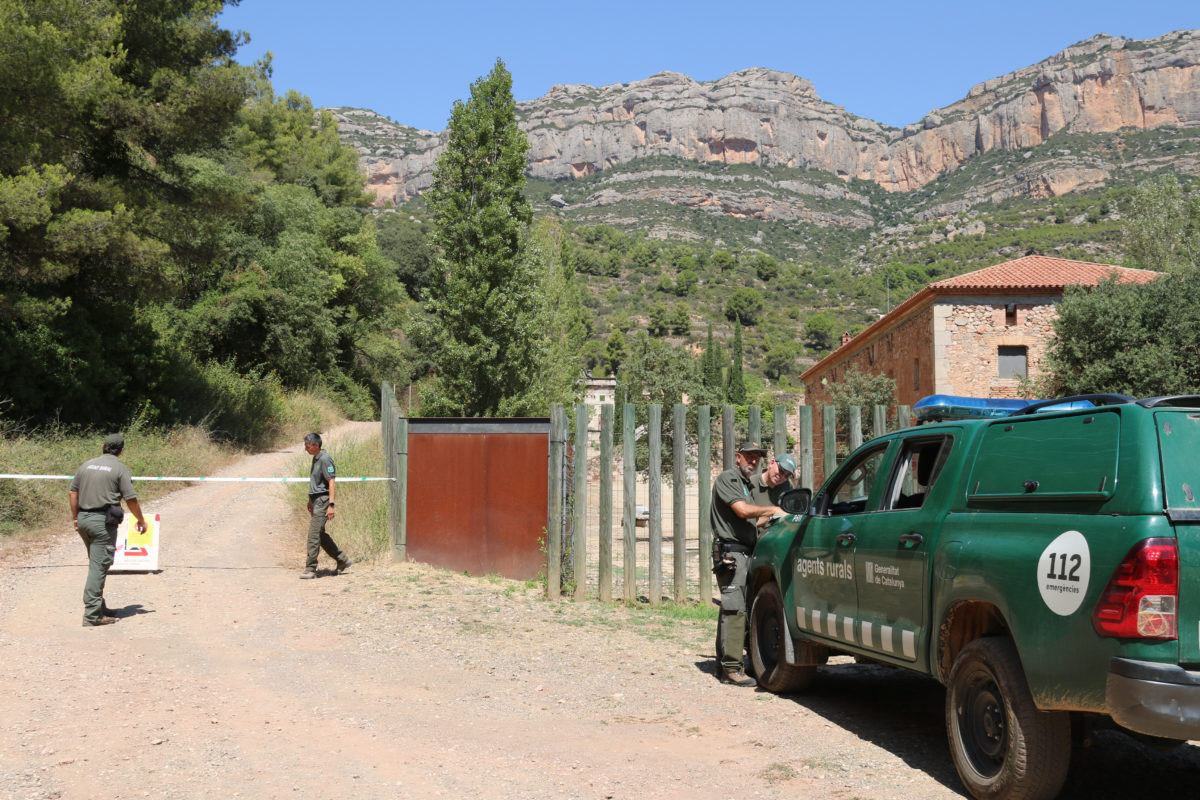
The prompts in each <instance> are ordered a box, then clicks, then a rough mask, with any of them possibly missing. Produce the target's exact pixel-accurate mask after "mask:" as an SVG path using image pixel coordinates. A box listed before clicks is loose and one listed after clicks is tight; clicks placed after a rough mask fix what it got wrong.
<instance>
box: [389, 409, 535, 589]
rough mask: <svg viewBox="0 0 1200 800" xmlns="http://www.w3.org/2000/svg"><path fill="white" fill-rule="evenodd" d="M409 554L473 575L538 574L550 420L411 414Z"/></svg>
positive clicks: (517, 576)
mask: <svg viewBox="0 0 1200 800" xmlns="http://www.w3.org/2000/svg"><path fill="white" fill-rule="evenodd" d="M407 423H408V459H407V460H408V465H407V473H408V474H407V484H408V485H407V503H406V510H407V513H406V517H407V520H406V526H405V527H406V528H407V532H406V539H407V555H408V558H410V559H413V560H416V561H423V562H426V563H429V564H434V565H436V566H440V567H447V568H449V569H454V570H460V571H466V572H469V573H471V574H472V575H486V574H490V573H496V574H499V575H503V576H504V577H506V578H514V579H517V580H527V579H530V578H536V577H537V576H538V574H539V573H540V572H543V571H544V568H545V564H546V556H545V553H544V552H543V537H544V535H545V530H546V510H547V456H548V440H549V432H550V420H549V419H548V418H518V419H456V418H428V417H418V418H410V419H408V420H407Z"/></svg>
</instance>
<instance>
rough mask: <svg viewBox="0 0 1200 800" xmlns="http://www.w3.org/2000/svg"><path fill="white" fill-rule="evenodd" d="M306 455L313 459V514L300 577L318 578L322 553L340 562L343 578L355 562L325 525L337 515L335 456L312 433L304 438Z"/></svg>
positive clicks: (310, 485)
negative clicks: (324, 448)
mask: <svg viewBox="0 0 1200 800" xmlns="http://www.w3.org/2000/svg"><path fill="white" fill-rule="evenodd" d="M304 452H306V453H308V454H309V455H310V456H312V457H313V460H312V468H311V469H310V470H309V475H308V513H309V514H310V515H311V516H310V517H309V522H308V553H307V559H306V561H305V567H304V572H303V573H301V575H300V577H301V578H304V579H308V578H315V577H317V557H318V556H320V554H321V550H324V551H325V552H326V554H328V555H329V557H330V558H332V559H334V560H335V561H337V574H338V575H341V574H342V573H343V572H345V571H346V570H347V569H349V568H350V565H351V564H353V563H354V559H352V558H350V556H348V555H346V553H345V551H344V550H342V548H340V547H338V546H337V542H335V541H333V537H331V536H330V535H329V534H328V533H326V532H325V523H326V522H327V521H328V520H331V519H333V517H334V515H335V514H336V513H337V512H336V511H335V510H334V502H333V496H334V489H335V487H336V485H337V468H336V467H335V466H334V465H333V457H332V456H331V455H329V453H327V452H326V451H324V450H322V449H321V436H320V434H317V433H310V434H308V435H307V436H305V437H304Z"/></svg>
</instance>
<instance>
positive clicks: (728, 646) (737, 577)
mask: <svg viewBox="0 0 1200 800" xmlns="http://www.w3.org/2000/svg"><path fill="white" fill-rule="evenodd" d="M765 453H766V451H765V450H763V448H762V445H760V444H759V443H758V442H744V443H743V444H742V445H741V446H740V447H738V449H737V466H734V467H730V468H729V469H727V470H725V471H724V472H722V473H721V474H720V475H718V476H717V480H716V482H715V483H714V484H713V490H712V511H711V522H712V530H713V572H714V573H715V574H716V577H717V585H718V586H719V587H720V589H721V613H720V615H719V616H718V617H717V677H718V678H719V679H720V680H722V681H724V682H727V683H734V684H737V685H739V686H753V685H754V680H753V679H751V678H748V677H747V676H746V673H745V671H744V667H743V657H744V655H745V644H746V581H747V578H748V577H749V565H750V553H751V552H753V550H754V543H755V542H756V541H757V540H758V525H757V520H758V519H759V518H760V517H771V516H774V515H775V514H782V513H784V511H783V509H782V508H780V507H779V506H776V505H773V504H772V505H756V504H754V502H752V500H753V498H752V492H753V490H754V483H753V482H752V480H751V476H752V475H754V474H755V473H756V472H758V465H759V462H761V461H762V457H763V455H764V454H765Z"/></svg>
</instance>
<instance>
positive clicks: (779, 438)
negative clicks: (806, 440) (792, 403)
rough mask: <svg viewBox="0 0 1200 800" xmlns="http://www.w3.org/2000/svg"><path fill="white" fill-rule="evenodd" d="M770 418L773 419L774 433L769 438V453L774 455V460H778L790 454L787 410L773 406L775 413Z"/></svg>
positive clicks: (783, 407)
mask: <svg viewBox="0 0 1200 800" xmlns="http://www.w3.org/2000/svg"><path fill="white" fill-rule="evenodd" d="M772 416H773V417H774V418H775V433H774V435H773V436H772V437H771V451H772V452H773V453H775V458H779V457H780V456H781V455H784V454H785V453H788V452H790V450H789V449H788V434H787V408H786V407H785V406H775V413H774V414H772Z"/></svg>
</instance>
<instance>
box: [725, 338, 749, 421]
mask: <svg viewBox="0 0 1200 800" xmlns="http://www.w3.org/2000/svg"><path fill="white" fill-rule="evenodd" d="M725 399H726V400H727V401H729V402H730V403H732V404H733V405H735V406H741V405H745V404H746V383H745V381H743V380H742V323H740V322H734V324H733V364H732V366H731V367H730V369H729V384H728V385H727V386H726V387H725Z"/></svg>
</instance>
